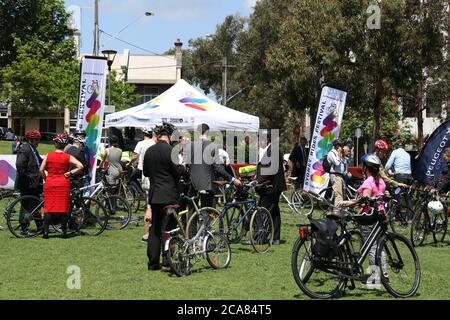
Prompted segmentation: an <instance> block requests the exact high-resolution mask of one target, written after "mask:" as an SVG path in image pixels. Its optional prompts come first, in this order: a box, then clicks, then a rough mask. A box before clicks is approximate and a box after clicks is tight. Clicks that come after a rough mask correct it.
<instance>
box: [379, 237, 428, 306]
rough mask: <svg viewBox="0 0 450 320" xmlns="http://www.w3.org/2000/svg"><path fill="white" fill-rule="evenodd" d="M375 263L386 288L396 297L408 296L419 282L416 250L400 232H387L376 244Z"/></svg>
mask: <svg viewBox="0 0 450 320" xmlns="http://www.w3.org/2000/svg"><path fill="white" fill-rule="evenodd" d="M376 263H377V266H379V267H380V273H379V276H380V278H381V282H382V283H383V285H384V287H385V288H386V290H387V291H388V292H389V293H390V294H391V295H392V296H394V297H396V298H409V297H411V296H412V295H414V294H415V293H416V292H417V289H418V288H419V283H420V264H419V258H418V257H417V253H416V250H414V247H413V246H412V245H411V243H410V242H409V241H408V240H407V239H406V238H405V237H404V236H402V235H401V234H398V233H388V234H386V235H384V236H383V237H382V238H381V239H380V241H379V244H378V247H377V253H376Z"/></svg>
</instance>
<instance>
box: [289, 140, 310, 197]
mask: <svg viewBox="0 0 450 320" xmlns="http://www.w3.org/2000/svg"><path fill="white" fill-rule="evenodd" d="M307 143H308V140H306V138H305V137H301V138H300V144H298V145H296V146H295V147H294V148H293V149H292V151H291V154H290V155H289V162H288V165H289V173H290V176H291V177H297V180H296V183H295V187H296V189H298V188H300V187H301V186H302V185H303V180H305V171H306V165H307V164H308V153H309V149H307V148H306V144H307Z"/></svg>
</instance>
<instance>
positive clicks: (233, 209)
mask: <svg viewBox="0 0 450 320" xmlns="http://www.w3.org/2000/svg"><path fill="white" fill-rule="evenodd" d="M244 214H245V213H244V210H243V209H242V207H241V206H240V205H238V204H234V205H231V206H229V207H228V208H227V209H226V211H225V212H224V213H223V222H224V223H225V234H226V236H227V238H228V241H229V242H230V243H238V242H239V241H241V239H242V237H243V236H244V232H245V227H246V223H247V219H242V218H243V217H244ZM239 221H241V222H240V223H239Z"/></svg>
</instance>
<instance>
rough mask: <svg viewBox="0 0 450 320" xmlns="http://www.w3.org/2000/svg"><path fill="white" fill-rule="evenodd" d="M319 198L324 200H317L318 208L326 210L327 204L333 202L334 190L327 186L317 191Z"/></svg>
mask: <svg viewBox="0 0 450 320" xmlns="http://www.w3.org/2000/svg"><path fill="white" fill-rule="evenodd" d="M319 198H323V199H325V200H326V201H319V208H320V210H322V211H328V209H329V205H328V204H330V203H331V204H333V203H334V191H333V188H332V187H328V188H325V189H323V190H322V191H320V192H319Z"/></svg>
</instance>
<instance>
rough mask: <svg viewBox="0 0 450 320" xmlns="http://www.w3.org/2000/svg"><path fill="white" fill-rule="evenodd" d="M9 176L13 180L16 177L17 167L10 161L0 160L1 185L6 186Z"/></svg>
mask: <svg viewBox="0 0 450 320" xmlns="http://www.w3.org/2000/svg"><path fill="white" fill-rule="evenodd" d="M9 178H11V179H12V180H14V179H15V178H16V168H14V167H13V166H12V165H11V164H9V163H8V161H5V160H0V186H6V185H7V184H8V179H9Z"/></svg>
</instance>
